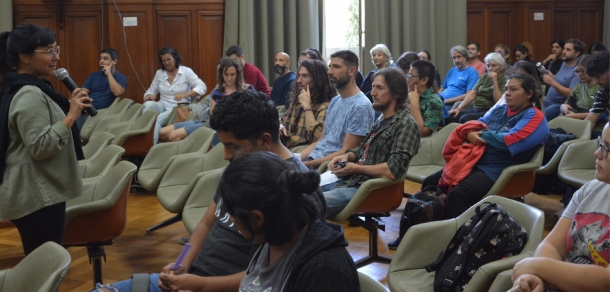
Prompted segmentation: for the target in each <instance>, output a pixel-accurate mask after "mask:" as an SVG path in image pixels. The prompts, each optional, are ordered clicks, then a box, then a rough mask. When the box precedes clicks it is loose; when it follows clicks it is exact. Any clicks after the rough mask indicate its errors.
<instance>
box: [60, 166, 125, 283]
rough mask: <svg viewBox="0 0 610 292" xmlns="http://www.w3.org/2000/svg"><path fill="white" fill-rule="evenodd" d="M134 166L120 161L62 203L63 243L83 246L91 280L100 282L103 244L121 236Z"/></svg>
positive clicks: (104, 256) (68, 245)
mask: <svg viewBox="0 0 610 292" xmlns="http://www.w3.org/2000/svg"><path fill="white" fill-rule="evenodd" d="M135 172H136V166H135V165H134V164H133V163H131V162H127V161H121V162H119V163H118V164H116V165H115V166H113V167H112V168H111V169H110V170H109V171H108V172H107V173H106V174H105V175H104V176H102V177H101V178H100V179H98V180H97V181H96V185H95V187H93V188H90V189H88V190H85V192H83V194H82V195H81V196H79V197H76V198H74V199H72V200H69V201H67V202H66V229H65V233H64V240H63V245H64V246H66V247H70V246H86V247H87V252H88V254H89V262H90V263H92V265H93V276H94V283H102V257H103V258H104V259H105V258H106V253H105V252H104V245H111V244H112V240H113V239H115V238H117V237H118V236H120V235H121V233H122V232H123V230H124V229H125V225H126V222H127V221H126V219H127V214H126V211H127V197H128V196H129V188H130V185H131V179H132V177H133V174H134V173H135Z"/></svg>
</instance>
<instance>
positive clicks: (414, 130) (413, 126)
mask: <svg viewBox="0 0 610 292" xmlns="http://www.w3.org/2000/svg"><path fill="white" fill-rule="evenodd" d="M371 93H372V95H373V100H374V103H373V108H374V109H375V110H377V111H380V112H381V113H382V114H381V116H380V117H379V119H377V121H375V123H374V124H373V127H372V128H371V130H370V131H369V133H368V134H367V136H366V137H365V139H364V140H363V141H362V143H361V144H360V145H359V146H358V147H355V148H352V149H348V150H347V151H346V152H345V154H343V155H340V156H336V157H334V158H333V159H332V160H331V161H330V163H329V164H328V169H329V170H330V171H332V173H334V174H335V175H336V176H338V177H340V178H341V179H340V180H339V181H337V182H334V183H331V184H329V185H326V186H323V187H322V190H323V191H324V198H325V200H326V216H327V217H328V216H331V215H334V214H337V213H339V212H340V211H341V210H343V208H344V207H345V206H346V205H347V203H349V201H350V200H351V199H352V197H353V196H354V194H355V193H356V191H358V187H359V186H360V185H361V184H362V183H363V182H365V181H367V180H369V179H372V178H375V177H385V178H390V179H396V178H398V177H400V176H402V175H403V174H404V173H405V171H407V166H408V165H409V161H411V158H412V157H413V156H414V155H415V154H417V150H418V149H419V139H420V134H419V127H418V125H417V123H416V122H415V120H414V119H413V118H412V117H411V115H410V114H409V110H408V109H407V82H406V80H405V77H404V75H403V73H402V72H401V71H400V70H398V69H395V68H385V69H381V70H379V71H377V72H376V73H375V75H374V77H373V91H372V92H371ZM339 162H347V163H346V164H344V166H341V164H340V163H339Z"/></svg>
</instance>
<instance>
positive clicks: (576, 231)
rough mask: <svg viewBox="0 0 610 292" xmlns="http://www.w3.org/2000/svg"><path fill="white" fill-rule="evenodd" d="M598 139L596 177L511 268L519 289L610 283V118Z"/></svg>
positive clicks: (574, 288) (570, 288)
mask: <svg viewBox="0 0 610 292" xmlns="http://www.w3.org/2000/svg"><path fill="white" fill-rule="evenodd" d="M598 141H599V146H598V148H597V150H596V151H595V153H594V155H595V158H596V166H597V167H596V168H595V179H594V180H592V181H590V182H588V183H586V184H585V185H584V186H582V187H581V188H580V189H579V190H578V191H577V192H576V193H575V194H574V197H572V200H571V201H570V204H569V205H568V207H567V208H566V210H565V211H564V212H563V215H562V216H561V218H560V219H559V221H558V222H557V224H556V225H555V227H553V230H552V231H551V233H549V235H548V236H547V237H546V238H544V240H543V241H542V243H540V245H538V248H537V249H536V251H535V252H534V256H533V257H530V258H526V259H524V260H521V261H520V262H518V263H517V264H516V265H515V267H514V268H513V280H514V285H515V286H518V287H520V288H521V290H522V291H608V289H609V288H610V266H609V265H608V262H610V228H609V227H610V200H609V198H608V196H609V195H610V153H609V152H610V124H607V125H606V127H605V128H604V130H603V133H602V136H601V138H598ZM583 154H584V153H583ZM586 155H591V154H590V153H587V154H586Z"/></svg>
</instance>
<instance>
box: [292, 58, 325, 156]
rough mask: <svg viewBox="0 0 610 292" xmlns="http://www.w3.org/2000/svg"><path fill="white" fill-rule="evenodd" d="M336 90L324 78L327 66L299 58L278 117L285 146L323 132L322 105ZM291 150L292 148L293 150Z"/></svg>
mask: <svg viewBox="0 0 610 292" xmlns="http://www.w3.org/2000/svg"><path fill="white" fill-rule="evenodd" d="M336 95H337V91H336V90H335V88H334V87H333V86H332V85H331V84H330V81H329V79H328V67H327V66H326V64H324V62H322V61H319V60H303V62H301V66H300V68H299V71H298V73H297V79H296V82H295V83H294V84H293V86H292V88H291V90H290V94H289V95H288V100H289V101H290V105H289V106H288V110H286V115H284V117H283V118H282V124H281V125H280V130H281V132H282V135H283V136H284V138H285V139H284V141H285V142H284V144H285V145H286V147H288V148H295V147H297V146H305V145H309V144H311V143H313V142H316V141H318V139H320V137H322V133H323V132H324V119H325V118H326V108H327V107H328V104H329V103H330V100H331V99H332V98H333V97H334V96H336ZM293 151H294V150H293Z"/></svg>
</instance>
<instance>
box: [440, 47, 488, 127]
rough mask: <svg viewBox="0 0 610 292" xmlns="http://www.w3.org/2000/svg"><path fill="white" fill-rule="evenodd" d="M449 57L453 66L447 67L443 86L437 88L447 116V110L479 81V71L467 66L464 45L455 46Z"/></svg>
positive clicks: (462, 98) (466, 54)
mask: <svg viewBox="0 0 610 292" xmlns="http://www.w3.org/2000/svg"><path fill="white" fill-rule="evenodd" d="M450 54H451V58H452V59H453V64H454V65H455V67H453V68H451V69H449V72H447V76H446V77H445V81H444V82H443V86H442V87H441V88H440V89H439V91H438V95H439V96H440V97H441V98H442V99H443V102H444V103H445V115H444V117H445V118H447V117H449V114H448V113H447V112H449V110H451V108H452V107H453V104H454V103H455V102H457V101H462V100H464V98H465V97H466V95H467V94H468V93H469V92H470V91H471V90H472V89H473V88H474V85H475V84H477V81H479V73H478V72H477V70H475V69H473V68H472V67H470V66H468V63H467V62H466V60H467V59H468V50H466V48H464V46H459V45H458V46H455V47H453V48H451V51H450Z"/></svg>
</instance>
